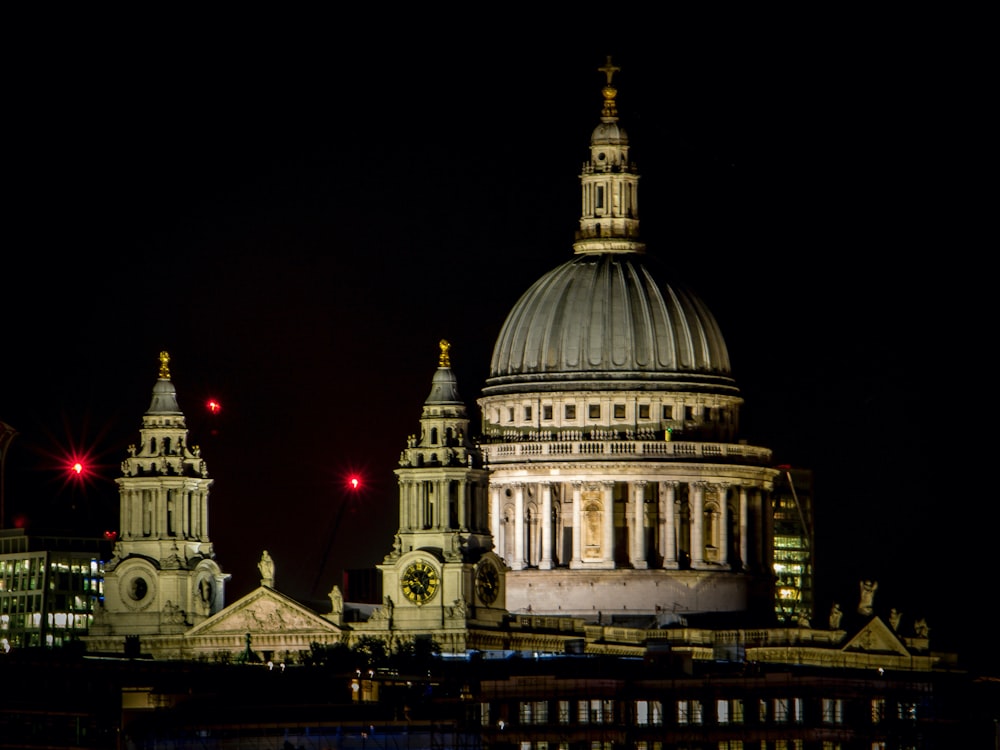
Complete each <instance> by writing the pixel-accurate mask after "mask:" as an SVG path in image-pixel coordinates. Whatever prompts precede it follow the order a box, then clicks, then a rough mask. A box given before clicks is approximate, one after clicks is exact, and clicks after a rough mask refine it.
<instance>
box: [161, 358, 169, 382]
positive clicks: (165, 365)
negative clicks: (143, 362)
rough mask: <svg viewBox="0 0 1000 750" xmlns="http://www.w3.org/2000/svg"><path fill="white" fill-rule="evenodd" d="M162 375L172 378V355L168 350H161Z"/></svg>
mask: <svg viewBox="0 0 1000 750" xmlns="http://www.w3.org/2000/svg"><path fill="white" fill-rule="evenodd" d="M160 377H161V378H162V379H163V380H170V355H169V354H167V353H166V352H160Z"/></svg>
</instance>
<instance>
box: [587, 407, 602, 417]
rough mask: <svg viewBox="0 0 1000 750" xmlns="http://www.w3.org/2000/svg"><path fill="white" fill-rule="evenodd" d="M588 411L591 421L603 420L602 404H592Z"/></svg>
mask: <svg viewBox="0 0 1000 750" xmlns="http://www.w3.org/2000/svg"><path fill="white" fill-rule="evenodd" d="M588 409H589V411H588V416H589V417H590V418H591V419H600V418H601V405H600V404H591V405H590V406H589V407H588Z"/></svg>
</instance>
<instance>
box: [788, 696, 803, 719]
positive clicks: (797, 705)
mask: <svg viewBox="0 0 1000 750" xmlns="http://www.w3.org/2000/svg"><path fill="white" fill-rule="evenodd" d="M789 712H790V713H791V717H790V718H791V719H792V721H794V722H795V723H796V724H801V723H802V717H803V715H804V712H803V711H802V699H801V698H792V703H791V706H790V707H789Z"/></svg>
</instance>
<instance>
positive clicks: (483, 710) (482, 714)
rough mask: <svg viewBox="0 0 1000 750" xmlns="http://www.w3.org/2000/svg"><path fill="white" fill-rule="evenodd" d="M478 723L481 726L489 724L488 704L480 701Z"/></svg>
mask: <svg viewBox="0 0 1000 750" xmlns="http://www.w3.org/2000/svg"><path fill="white" fill-rule="evenodd" d="M479 723H480V725H481V726H484V727H488V726H489V725H490V704H489V703H480V704H479Z"/></svg>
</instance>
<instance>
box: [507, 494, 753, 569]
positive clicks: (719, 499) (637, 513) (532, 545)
mask: <svg viewBox="0 0 1000 750" xmlns="http://www.w3.org/2000/svg"><path fill="white" fill-rule="evenodd" d="M567 488H569V489H570V491H571V497H572V504H571V506H570V510H569V511H568V513H567V509H566V507H565V504H564V503H561V504H560V506H559V510H558V512H554V503H555V501H554V499H553V498H554V496H558V497H560V498H562V497H566V495H568V494H570V493H569V492H566V489H567ZM616 490H617V492H616ZM759 492H762V490H760V488H755V487H751V486H747V485H735V484H734V483H730V482H711V481H679V480H664V481H660V480H658V481H651V480H645V479H636V480H631V481H627V482H616V481H611V480H601V481H584V480H574V481H570V482H560V483H554V482H549V481H544V480H538V481H531V480H517V481H510V482H491V483H490V531H491V532H492V534H493V539H494V543H495V545H496V550H497V553H498V554H499V555H500V556H501V557H503V558H505V560H506V562H507V564H508V565H509V566H510V567H511V569H512V570H523V569H524V568H528V567H537V568H538V569H540V570H549V569H552V568H553V567H556V566H557V565H558V566H564V567H565V566H568V567H569V568H571V569H587V568H590V569H610V568H615V567H631V568H634V569H645V568H649V567H661V568H667V569H678V568H681V567H686V566H687V565H690V567H691V568H692V569H718V568H719V567H723V568H726V569H732V568H738V567H743V566H745V565H746V564H747V563H748V561H750V559H751V557H750V556H751V554H754V555H755V556H759V553H760V546H759V545H755V548H754V549H751V547H750V545H751V536H756V537H758V538H759V537H760V535H761V534H762V533H763V531H764V526H763V524H762V523H761V522H760V519H756V521H755V519H754V518H752V517H751V495H752V494H753V493H759ZM616 495H617V496H618V498H619V499H618V500H617V501H616ZM616 507H617V510H619V511H620V513H619V516H620V517H621V518H622V524H621V526H624V530H625V537H624V538H625V539H626V540H627V541H625V542H624V543H625V544H626V545H627V549H616V544H620V543H621V542H622V540H621V539H620V538H619V539H616V522H615V515H616ZM757 507H759V505H758V506H757ZM621 526H619V528H621ZM564 529H569V531H570V534H571V543H570V545H569V549H564V550H563V551H562V555H561V559H559V560H557V559H556V556H557V555H556V551H555V550H556V548H557V547H559V546H560V545H559V544H558V539H559V536H558V535H561V534H563V530H564ZM647 529H649V530H650V531H649V532H647ZM733 535H735V539H732V538H731V537H732V536H733ZM733 542H735V543H736V544H735V545H734V544H733ZM563 546H564V547H565V545H563ZM567 553H568V554H567ZM623 553H624V554H623ZM567 557H568V559H567Z"/></svg>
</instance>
